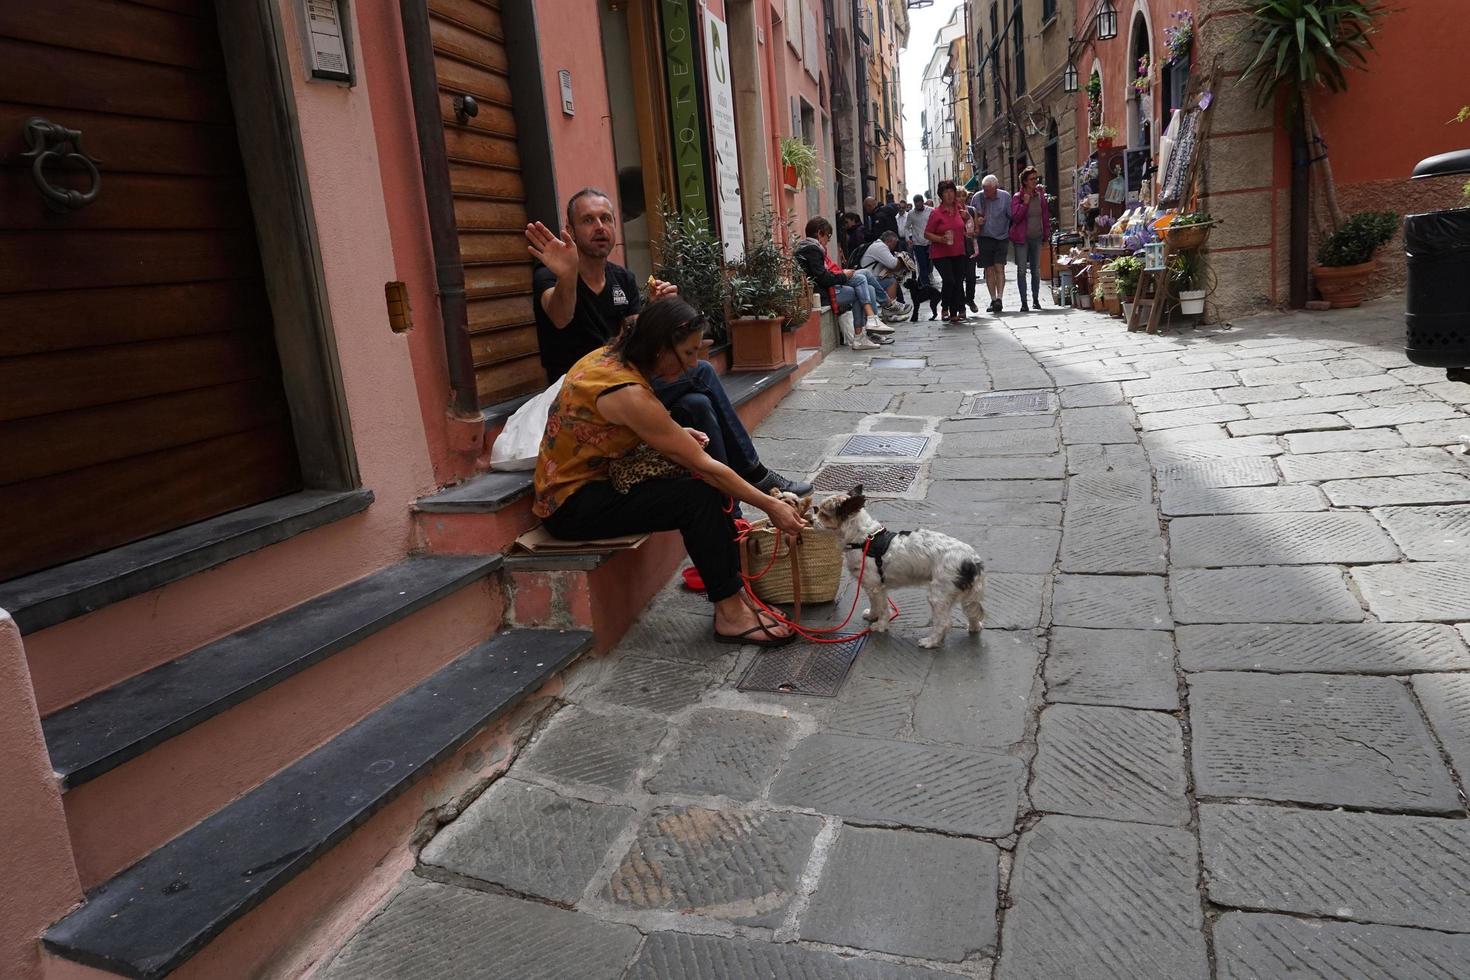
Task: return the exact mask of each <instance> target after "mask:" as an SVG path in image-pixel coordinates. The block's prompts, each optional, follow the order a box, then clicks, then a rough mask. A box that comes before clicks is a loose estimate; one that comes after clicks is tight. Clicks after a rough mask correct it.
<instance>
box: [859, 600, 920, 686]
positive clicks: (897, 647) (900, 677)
mask: <svg viewBox="0 0 1470 980" xmlns="http://www.w3.org/2000/svg"><path fill="white" fill-rule="evenodd" d="M843 608H844V614H845V609H846V606H845V605H844V607H843ZM865 608H867V606H866V600H865V599H860V600H858V612H859V613H861V612H862V610H863V609H865ZM933 664H934V653H933V651H930V650H925V649H923V648H922V647H920V646H919V645H918V644H917V643H915V642H914V641H913V640H911V639H909V638H907V637H904V636H899V635H898V634H896V633H883V634H879V633H874V634H872V635H871V636H869V637H868V639H867V642H866V643H864V644H863V649H862V651H861V652H860V653H859V654H858V658H857V662H856V663H854V664H853V665H852V673H853V674H858V675H861V676H864V677H875V678H879V679H882V680H894V681H910V682H912V683H914V684H922V683H923V682H924V678H926V677H928V676H929V670H930V668H931V667H932V666H933Z"/></svg>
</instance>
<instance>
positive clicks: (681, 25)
mask: <svg viewBox="0 0 1470 980" xmlns="http://www.w3.org/2000/svg"><path fill="white" fill-rule="evenodd" d="M661 9H662V12H663V42H664V70H665V71H666V73H667V74H668V79H669V122H670V130H671V132H672V133H673V139H674V186H675V188H676V194H677V200H676V201H675V203H676V204H677V205H678V207H679V211H680V212H682V213H684V214H688V215H694V214H704V215H708V214H709V196H708V191H707V189H706V186H705V174H706V172H707V170H708V166H707V164H706V160H707V154H706V152H705V130H704V122H703V118H702V116H703V114H702V113H701V111H700V92H699V64H698V60H697V58H696V55H695V37H694V18H693V17H692V16H691V15H690V11H689V3H688V2H687V0H662V4H661Z"/></svg>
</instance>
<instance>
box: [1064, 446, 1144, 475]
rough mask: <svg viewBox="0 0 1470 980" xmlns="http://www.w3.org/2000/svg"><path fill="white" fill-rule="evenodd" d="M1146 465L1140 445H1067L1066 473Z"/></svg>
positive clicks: (1134, 467) (1135, 467)
mask: <svg viewBox="0 0 1470 980" xmlns="http://www.w3.org/2000/svg"><path fill="white" fill-rule="evenodd" d="M1140 467H1142V468H1147V467H1148V457H1147V456H1145V455H1144V452H1143V447H1142V446H1133V445H1123V444H1121V443H1119V444H1113V445H1108V446H1103V445H1091V444H1087V445H1070V446H1068V447H1067V473H1068V474H1069V475H1071V474H1078V473H1089V472H1092V471H1094V470H1112V469H1137V468H1140Z"/></svg>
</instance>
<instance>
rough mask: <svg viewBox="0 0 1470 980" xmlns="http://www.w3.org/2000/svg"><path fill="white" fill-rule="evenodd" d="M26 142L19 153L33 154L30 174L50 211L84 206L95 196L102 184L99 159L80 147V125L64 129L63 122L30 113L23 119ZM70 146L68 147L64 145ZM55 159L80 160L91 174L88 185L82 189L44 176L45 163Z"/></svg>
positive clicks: (28, 155) (66, 210) (74, 162)
mask: <svg viewBox="0 0 1470 980" xmlns="http://www.w3.org/2000/svg"><path fill="white" fill-rule="evenodd" d="M25 134H26V145H27V146H29V147H30V149H29V150H27V151H26V152H25V153H22V154H21V156H22V157H27V158H33V159H34V160H35V162H34V163H33V164H31V177H32V178H33V179H34V180H35V182H36V187H37V188H38V189H39V190H40V192H41V199H42V200H44V201H45V202H46V206H47V207H48V208H50V209H51V210H52V211H59V212H61V213H62V214H66V213H67V212H69V211H75V210H77V209H78V208H84V207H86V206H87V205H88V204H91V203H92V202H93V201H95V200H97V191H98V190H99V189H100V188H101V187H102V175H101V174H100V173H98V172H97V164H98V163H100V162H101V161H99V160H94V159H93V158H92V157H89V156H87V154H86V152H85V151H83V149H82V131H81V130H79V129H67V128H66V127H65V126H62V125H59V124H57V123H54V122H51V121H50V120H47V119H42V118H41V117H40V116H32V117H31V118H30V119H27V120H26V125H25ZM68 146H70V149H69V150H66V149H65V148H66V147H68ZM53 158H55V159H57V160H59V161H60V162H62V163H63V164H65V163H71V164H80V165H81V167H82V169H83V170H85V171H86V172H87V175H88V176H89V177H90V178H91V186H90V187H88V188H87V189H86V190H85V191H78V190H73V189H72V188H70V187H56V186H54V185H52V184H51V182H50V181H48V180H47V179H46V174H45V169H46V164H47V163H48V162H49V161H50V160H51V159H53Z"/></svg>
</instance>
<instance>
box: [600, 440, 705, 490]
mask: <svg viewBox="0 0 1470 980" xmlns="http://www.w3.org/2000/svg"><path fill="white" fill-rule="evenodd" d="M689 475H690V473H689V471H688V470H686V469H685V468H684V467H682V466H680V465H679V464H678V463H676V462H674V461H673V460H671V459H669V458H668V457H667V456H665V455H663V454H662V453H660V452H659V451H658V450H656V449H654V448H653V447H652V446H650V445H648V444H647V443H644V444H642V445H640V446H638V447H637V448H636V449H634V450H633V451H632V452H630V453H628V454H627V455H626V456H619V457H617V458H616V459H613V460H609V461H608V464H607V476H608V479H609V480H611V481H612V485H613V489H614V490H616V491H617V492H618V493H627V492H628V491H629V490H632V489H633V488H634V487H635V486H637V485H638V484H640V483H642V482H644V481H645V480H677V479H681V478H683V477H687V476H689Z"/></svg>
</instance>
